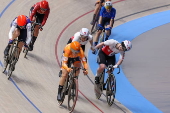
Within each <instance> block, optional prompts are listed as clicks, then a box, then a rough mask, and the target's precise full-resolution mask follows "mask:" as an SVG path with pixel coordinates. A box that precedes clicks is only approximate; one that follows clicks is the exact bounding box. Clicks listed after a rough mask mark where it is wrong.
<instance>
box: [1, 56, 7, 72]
mask: <svg viewBox="0 0 170 113" xmlns="http://www.w3.org/2000/svg"><path fill="white" fill-rule="evenodd" d="M7 66H8V58H4V67H3V70H2V73H5V71H6V68H7Z"/></svg>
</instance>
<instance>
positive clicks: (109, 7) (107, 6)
mask: <svg viewBox="0 0 170 113" xmlns="http://www.w3.org/2000/svg"><path fill="white" fill-rule="evenodd" d="M104 7H105V8H106V9H111V8H112V2H111V1H107V2H105V4H104Z"/></svg>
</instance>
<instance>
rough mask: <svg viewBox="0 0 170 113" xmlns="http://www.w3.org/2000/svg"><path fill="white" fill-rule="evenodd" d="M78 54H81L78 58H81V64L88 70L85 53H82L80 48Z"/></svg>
mask: <svg viewBox="0 0 170 113" xmlns="http://www.w3.org/2000/svg"><path fill="white" fill-rule="evenodd" d="M80 54H81V55H80V58H81V61H82V63H83V66H84V68H85V69H86V70H88V65H87V60H86V57H85V54H84V52H83V50H82V48H81V49H80Z"/></svg>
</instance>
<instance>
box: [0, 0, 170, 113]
mask: <svg viewBox="0 0 170 113" xmlns="http://www.w3.org/2000/svg"><path fill="white" fill-rule="evenodd" d="M36 1H37V0H34V1H32V0H27V1H21V0H13V1H12V2H11V0H3V2H2V4H0V12H1V15H0V16H1V19H0V25H1V27H0V28H1V32H0V37H1V48H0V60H1V61H2V60H3V50H4V48H5V46H6V44H7V42H8V32H9V25H10V23H11V21H12V20H13V19H14V18H15V17H16V16H17V15H19V14H26V15H28V12H29V9H30V7H31V6H32V4H34V3H35V2H36ZM112 1H113V2H114V5H113V6H114V7H115V8H116V9H117V16H116V19H119V20H118V21H116V22H115V27H116V26H118V25H121V24H123V23H125V22H128V21H130V20H133V19H137V18H139V17H143V16H146V15H150V14H153V13H156V12H160V11H165V10H169V6H166V7H160V6H165V5H167V4H170V2H169V0H164V1H162V0H156V1H155V0H150V1H148V0H142V1H136V0H131V1H128V0H124V1H123V0H122V1H121V0H120V1H116V0H112ZM10 2H11V4H10V5H9V7H6V6H8V4H9V3H10ZM94 2H95V0H91V1H88V2H87V0H81V1H64V2H63V0H57V1H56V0H49V3H50V7H51V13H50V16H49V19H48V20H47V23H46V25H45V26H44V30H43V32H40V35H39V37H38V40H37V41H36V44H35V49H34V51H33V52H31V53H29V55H28V59H24V58H23V54H21V56H20V59H19V62H18V63H17V65H16V70H15V71H14V72H13V76H12V79H11V81H8V80H7V77H6V76H5V75H4V74H2V73H1V74H0V75H1V79H0V112H2V113H19V112H21V113H23V112H24V113H37V112H43V113H55V112H67V109H66V102H64V105H65V106H64V107H62V108H59V107H58V105H57V102H56V94H57V89H58V81H59V77H58V71H59V64H58V63H59V60H60V56H61V53H62V49H63V48H64V46H65V44H66V43H67V40H68V38H69V37H71V36H72V35H73V34H74V33H75V32H77V31H78V30H79V29H80V28H82V27H87V28H90V25H89V22H90V20H91V18H92V13H90V11H92V10H93V9H94V6H93V4H94ZM139 4H140V5H139ZM155 7H157V8H155ZM4 9H6V10H4ZM148 9H150V10H148ZM151 9H152V10H151ZM145 10H146V11H145ZM143 11H144V12H143ZM87 12H89V13H87ZM136 12H141V13H137V14H135V13H136ZM86 13H87V14H86ZM83 14H86V15H83ZM131 14H134V15H131ZM81 15H82V16H81ZM127 15H130V16H128V17H126V18H122V17H125V16H127ZM79 17H80V18H79ZM75 19H76V20H75ZM135 42H136V43H137V42H138V43H140V42H139V41H135ZM86 50H88V49H86ZM86 52H88V51H86ZM135 52H138V51H137V50H136V51H133V53H134V54H135ZM130 55H132V56H133V54H131V53H129V54H128V55H127V56H130ZM57 59H59V60H57ZM128 59H130V58H128ZM126 62H127V61H126V60H125V62H124V64H123V66H124V68H125V73H126V74H127V76H128V72H129V70H130V69H126V66H127V64H129V63H127V64H126ZM138 65H140V64H138ZM133 70H135V69H134V68H133ZM89 76H90V78H91V79H92V80H93V79H94V76H93V75H92V73H91V72H90V74H89ZM134 76H135V75H134ZM132 78H133V77H132ZM134 80H136V79H134ZM131 82H134V81H133V79H131ZM145 87H146V86H145ZM145 87H143V90H144V88H145ZM98 112H103V113H110V112H114V113H125V112H126V113H128V112H130V111H129V110H128V109H127V108H125V107H124V106H123V105H122V104H120V103H119V102H118V101H116V102H115V104H114V105H113V106H112V107H108V106H107V104H106V101H105V98H104V97H102V99H101V100H96V99H95V97H94V93H93V84H91V82H90V81H89V80H88V79H87V77H85V76H80V77H79V98H78V102H77V105H76V108H75V113H98ZM139 112H140V111H139Z"/></svg>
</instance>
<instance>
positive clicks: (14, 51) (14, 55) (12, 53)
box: [2, 39, 23, 80]
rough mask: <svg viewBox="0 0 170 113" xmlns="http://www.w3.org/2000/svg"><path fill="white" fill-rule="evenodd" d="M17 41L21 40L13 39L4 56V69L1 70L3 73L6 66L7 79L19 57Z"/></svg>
mask: <svg viewBox="0 0 170 113" xmlns="http://www.w3.org/2000/svg"><path fill="white" fill-rule="evenodd" d="M19 42H23V41H22V40H18V39H14V41H13V44H12V45H11V47H10V50H9V52H8V55H7V56H6V57H5V58H4V69H3V71H2V72H3V73H4V72H5V71H6V69H7V67H8V72H7V76H8V80H9V78H10V77H11V75H12V72H13V71H14V70H15V64H16V63H17V61H18V59H19V54H20V53H19V47H18V44H19ZM8 65H9V66H8Z"/></svg>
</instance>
